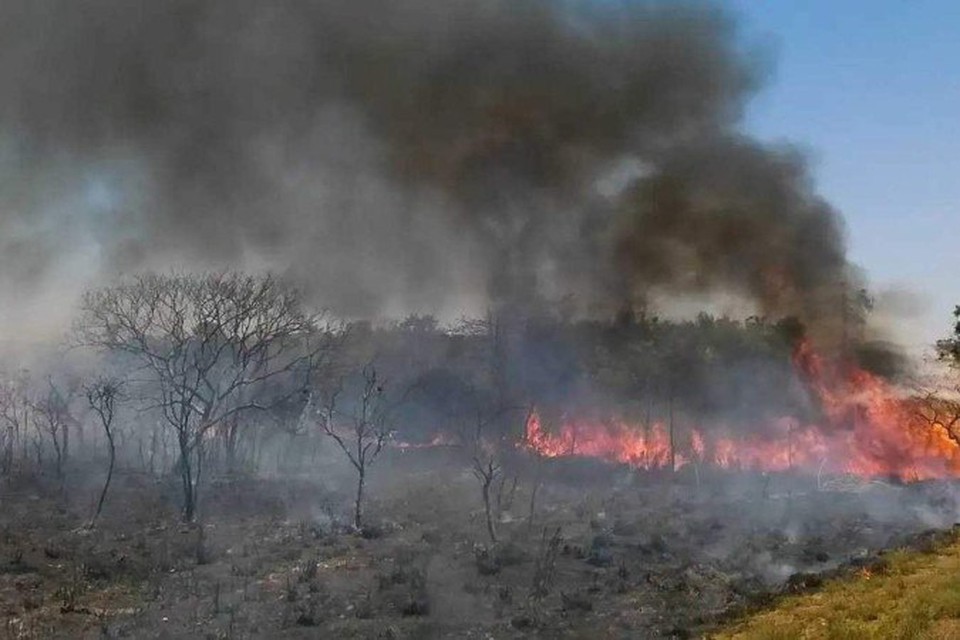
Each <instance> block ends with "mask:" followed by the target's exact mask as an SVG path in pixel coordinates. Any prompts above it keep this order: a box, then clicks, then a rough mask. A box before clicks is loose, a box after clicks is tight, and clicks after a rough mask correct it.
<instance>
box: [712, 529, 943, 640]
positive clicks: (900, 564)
mask: <svg viewBox="0 0 960 640" xmlns="http://www.w3.org/2000/svg"><path fill="white" fill-rule="evenodd" d="M887 560H888V562H887V564H886V566H885V567H884V569H883V570H882V571H875V572H872V573H871V572H867V571H862V572H860V573H859V574H857V575H855V576H854V577H852V578H847V579H837V580H833V581H830V582H827V583H826V584H825V585H824V586H823V587H822V588H821V589H819V590H818V591H817V592H815V593H811V594H806V595H798V596H790V597H787V598H784V599H783V600H781V601H779V602H778V603H777V605H776V606H775V607H774V608H773V609H771V610H769V611H765V612H761V613H757V614H754V615H752V616H750V617H748V618H746V619H745V620H742V621H740V622H738V623H736V624H734V625H733V626H731V627H729V628H728V629H727V630H725V631H723V632H720V633H717V634H715V635H714V636H712V637H713V638H715V639H716V640H721V639H724V640H733V639H742V640H747V639H749V640H834V639H835V640H848V639H849V640H853V639H857V640H859V639H861V638H863V639H875V638H903V639H904V640H907V639H910V640H913V639H923V638H926V639H930V640H934V639H937V640H939V639H944V640H945V639H947V638H960V541H954V542H952V543H951V544H949V545H947V546H944V547H941V548H939V549H937V550H936V551H935V552H932V553H923V552H918V551H897V552H894V553H891V554H889V555H888V556H887Z"/></svg>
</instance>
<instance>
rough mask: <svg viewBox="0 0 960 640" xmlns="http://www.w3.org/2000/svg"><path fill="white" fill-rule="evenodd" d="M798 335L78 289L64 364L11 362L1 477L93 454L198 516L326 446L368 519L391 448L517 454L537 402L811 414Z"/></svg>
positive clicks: (775, 329)
mask: <svg viewBox="0 0 960 640" xmlns="http://www.w3.org/2000/svg"><path fill="white" fill-rule="evenodd" d="M801 335H802V327H800V326H799V324H798V323H797V322H796V321H793V320H784V321H778V322H770V321H767V320H764V319H762V318H750V319H748V320H746V321H738V320H731V319H728V318H717V317H713V316H709V315H706V314H703V315H700V316H699V317H697V318H696V319H694V320H690V321H682V322H676V321H667V320H663V319H660V318H657V317H654V316H649V315H633V314H628V313H625V314H622V315H621V316H620V317H618V318H616V319H612V320H610V321H605V322H601V321H571V320H568V319H564V318H563V317H562V316H561V315H559V314H551V313H548V312H542V311H541V312H538V313H526V314H520V313H510V312H506V311H501V312H499V313H496V312H492V313H490V314H488V315H487V316H486V317H484V318H478V319H464V320H461V321H459V322H456V323H453V324H452V325H442V324H441V323H440V322H438V321H437V320H436V319H435V318H432V317H430V316H411V317H408V318H406V319H404V320H402V321H398V322H393V323H387V324H379V325H375V324H371V323H367V322H355V323H346V322H342V321H339V320H337V319H336V318H334V317H332V316H331V315H329V314H325V313H323V312H320V311H317V310H315V309H313V308H311V306H310V305H308V304H307V303H306V302H305V300H304V299H303V298H302V297H301V295H300V294H299V293H298V292H297V291H296V290H294V289H292V288H290V287H289V286H288V285H287V284H286V283H284V282H283V281H281V280H278V279H275V278H273V277H271V276H251V275H245V274H241V273H217V274H200V275H196V274H170V275H157V274H147V275H143V276H138V277H135V278H131V279H129V280H127V281H125V282H122V283H120V284H117V285H114V286H110V287H105V288H102V289H97V290H93V291H90V292H88V293H86V294H85V295H84V297H83V300H82V303H81V305H80V309H79V313H78V318H77V322H76V325H75V327H74V329H73V331H72V333H71V336H70V338H69V340H68V344H67V345H65V346H64V349H63V350H62V351H60V352H59V353H60V354H61V355H60V356H57V357H54V358H51V359H49V360H48V361H47V362H45V363H41V364H39V365H37V366H35V367H33V369H32V370H29V371H27V370H22V369H19V368H18V367H16V366H11V367H8V373H7V375H6V377H5V379H4V380H3V382H2V384H0V425H2V429H0V473H2V474H3V475H4V476H5V477H13V476H17V475H23V474H41V473H42V474H45V475H46V476H47V477H53V478H56V479H57V481H58V483H59V484H60V485H62V486H63V485H65V484H66V483H65V478H66V477H67V476H68V474H69V473H71V470H72V469H77V468H79V467H80V466H81V465H84V464H87V463H88V462H89V461H90V460H93V459H96V460H100V461H102V462H103V463H104V467H103V468H106V464H107V463H108V462H109V464H110V465H111V466H110V468H111V469H112V466H113V464H114V462H116V464H117V466H119V467H120V468H125V469H136V470H138V471H140V472H143V473H147V474H150V475H151V476H155V477H158V478H164V477H166V478H171V477H172V478H176V480H177V482H178V485H179V491H180V493H181V496H182V503H183V510H184V514H185V515H186V517H187V518H193V517H194V515H195V512H196V509H197V501H198V496H199V490H200V487H201V486H202V484H203V481H204V478H205V477H207V476H208V475H209V474H211V473H215V474H221V473H238V472H248V473H254V472H257V471H262V470H264V469H265V468H267V467H270V468H271V470H273V471H280V472H293V471H294V470H296V469H298V468H303V466H304V465H307V466H309V464H310V456H311V455H312V454H311V452H312V451H315V450H316V447H317V446H319V444H318V443H320V442H322V441H323V440H324V439H327V441H329V440H331V439H332V440H335V441H336V442H337V444H339V445H340V448H341V449H342V451H343V452H344V453H345V454H346V455H347V458H348V459H349V460H350V462H351V464H352V465H353V466H354V467H355V468H356V469H357V472H358V477H359V484H360V487H359V489H358V491H357V512H356V519H357V520H358V521H359V519H360V513H361V510H360V503H361V501H362V492H363V479H364V476H365V473H366V466H367V465H369V464H371V463H372V462H373V461H374V460H375V459H376V457H377V455H379V453H380V451H381V450H382V449H383V448H384V447H385V446H387V445H388V444H389V442H390V441H391V440H401V441H405V442H414V443H415V442H425V441H429V440H430V439H432V438H434V437H436V436H437V435H438V434H444V435H445V436H446V437H447V438H448V439H449V438H455V439H459V440H460V441H462V442H463V443H464V444H472V445H473V446H477V445H478V444H479V441H480V440H483V441H484V443H487V444H488V443H491V442H492V443H501V444H503V443H515V442H516V441H517V439H518V438H519V437H520V436H521V433H522V429H523V426H524V420H525V417H526V416H528V415H529V413H530V411H532V410H533V409H534V408H535V409H536V410H537V411H538V412H539V413H540V416H541V418H542V420H543V421H544V423H545V424H546V425H547V427H548V428H549V427H550V425H551V424H556V423H558V422H559V421H561V420H563V419H564V418H565V417H569V416H577V417H583V418H586V417H591V416H597V417H603V416H610V415H616V416H618V417H621V418H623V419H629V420H632V421H635V422H636V423H637V424H638V425H650V424H652V423H653V422H655V421H662V420H664V419H665V418H666V416H667V415H668V414H669V415H671V416H674V415H676V416H678V417H680V418H682V419H684V420H686V421H688V422H690V423H694V422H696V423H698V424H710V423H713V422H716V423H723V422H728V423H729V422H733V421H736V422H739V423H743V424H752V423H761V422H762V421H763V420H764V419H765V418H766V417H769V416H780V415H787V414H789V415H795V416H797V417H804V416H805V415H806V414H808V413H809V412H810V411H813V409H812V408H811V407H810V405H809V403H808V401H807V395H806V392H805V389H804V387H803V384H802V381H800V380H799V379H798V377H797V374H796V372H795V369H794V367H793V364H792V362H791V354H792V350H793V347H794V345H795V343H796V341H797V340H798V339H799V338H800V337H801ZM64 354H65V355H64ZM105 400H107V401H109V407H108V408H109V415H105V414H104V409H105V405H104V402H105ZM108 418H109V420H108ZM487 444H484V447H485V450H487V449H489V447H488V446H487ZM114 457H116V460H114ZM108 458H109V461H108V460H107V459H108ZM475 458H476V457H475ZM98 468H99V467H98Z"/></svg>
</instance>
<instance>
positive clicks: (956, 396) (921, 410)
mask: <svg viewBox="0 0 960 640" xmlns="http://www.w3.org/2000/svg"><path fill="white" fill-rule="evenodd" d="M916 414H917V416H918V417H919V418H920V419H922V420H923V421H924V422H926V423H927V424H929V425H930V426H931V427H934V428H939V429H943V430H944V432H945V433H946V435H947V437H949V438H950V439H951V440H953V441H954V442H956V443H958V444H960V388H956V389H952V390H946V389H939V390H937V391H926V392H925V393H924V395H923V396H922V397H920V398H919V399H917V400H916Z"/></svg>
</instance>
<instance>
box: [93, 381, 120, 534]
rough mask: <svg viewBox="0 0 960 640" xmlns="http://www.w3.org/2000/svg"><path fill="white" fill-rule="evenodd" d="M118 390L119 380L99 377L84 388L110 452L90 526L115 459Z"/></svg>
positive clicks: (104, 492) (104, 493)
mask: <svg viewBox="0 0 960 640" xmlns="http://www.w3.org/2000/svg"><path fill="white" fill-rule="evenodd" d="M120 392H121V383H120V381H119V380H116V379H113V378H100V379H99V380H97V381H96V382H95V383H94V384H92V385H90V386H89V387H87V388H86V395H87V403H88V404H89V405H90V408H91V409H93V411H94V413H96V414H97V417H98V418H99V419H100V426H101V427H103V433H104V435H105V436H106V438H107V448H108V453H109V454H110V462H109V465H108V466H107V478H106V480H105V481H104V483H103V490H102V491H101V492H100V499H99V500H97V510H96V511H95V512H94V514H93V517H92V518H91V519H90V527H93V526H94V525H95V524H96V522H97V518H99V517H100V512H101V511H103V502H104V500H106V498H107V491H108V490H109V489H110V480H112V479H113V467H114V464H115V462H116V459H117V448H116V444H115V442H114V440H115V438H114V436H115V432H114V430H113V421H114V418H115V417H116V415H117V401H118V400H119V399H120Z"/></svg>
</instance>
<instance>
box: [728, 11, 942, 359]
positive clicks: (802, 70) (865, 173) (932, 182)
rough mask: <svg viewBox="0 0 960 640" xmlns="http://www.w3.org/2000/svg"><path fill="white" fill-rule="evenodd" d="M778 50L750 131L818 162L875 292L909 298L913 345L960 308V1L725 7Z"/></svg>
mask: <svg viewBox="0 0 960 640" xmlns="http://www.w3.org/2000/svg"><path fill="white" fill-rule="evenodd" d="M723 3H724V4H725V5H727V6H728V7H730V8H732V9H733V10H734V11H735V12H736V13H737V14H738V15H739V16H740V18H741V20H740V23H741V28H742V32H743V35H744V36H745V38H746V40H748V41H752V42H757V43H760V44H761V45H762V46H764V47H768V48H770V49H771V50H772V54H773V65H772V77H771V78H770V79H769V80H768V82H767V84H766V86H765V87H764V89H763V90H762V91H761V92H760V94H759V95H758V96H757V97H756V98H755V100H754V101H753V103H752V104H751V106H750V109H749V112H748V115H747V126H748V128H749V129H750V130H751V131H752V132H754V133H755V134H756V135H758V136H759V137H761V138H763V139H769V140H790V141H792V142H796V143H798V144H800V145H801V147H803V148H805V149H806V150H807V151H808V152H809V154H810V156H811V158H812V159H813V165H814V171H815V176H816V179H817V183H818V185H819V190H820V192H821V193H822V194H823V195H825V196H826V197H827V198H828V199H829V200H830V201H831V202H832V203H833V204H834V205H835V206H836V207H837V208H838V209H839V210H840V211H841V212H842V213H843V215H844V217H845V219H846V222H847V227H848V239H849V246H850V250H851V258H852V259H853V261H855V262H857V263H859V264H860V265H862V266H863V267H864V268H865V269H866V270H867V272H868V274H869V276H870V279H871V282H872V284H873V286H874V288H875V289H877V290H883V289H885V288H888V287H898V286H899V287H906V288H909V289H911V290H913V291H914V292H915V293H917V294H919V295H920V296H921V297H922V300H921V301H920V302H921V304H918V305H916V306H917V308H918V309H919V311H920V312H921V315H919V316H918V317H916V318H910V319H908V318H903V320H902V324H901V326H900V327H899V331H898V334H899V335H900V336H901V338H902V339H905V340H906V341H907V342H909V343H910V346H912V347H916V346H920V345H921V344H924V343H930V342H932V341H933V340H934V339H935V338H937V337H941V336H943V335H944V334H946V333H947V331H948V330H949V327H950V313H951V311H952V309H953V306H954V305H955V304H960V269H958V267H960V260H958V259H957V258H958V255H960V249H958V248H960V2H957V1H956V0H953V1H951V0H919V1H918V0H874V1H870V0H833V1H828V0H802V1H801V0H724V2H723Z"/></svg>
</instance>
